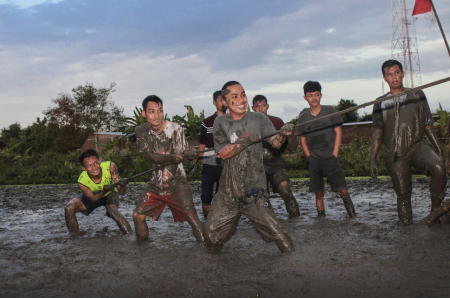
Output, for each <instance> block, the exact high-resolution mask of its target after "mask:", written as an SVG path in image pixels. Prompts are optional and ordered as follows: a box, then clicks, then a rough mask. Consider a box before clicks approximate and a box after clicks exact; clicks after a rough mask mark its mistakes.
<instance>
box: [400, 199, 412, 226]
mask: <svg viewBox="0 0 450 298" xmlns="http://www.w3.org/2000/svg"><path fill="white" fill-rule="evenodd" d="M397 212H398V217H399V219H400V222H402V223H404V224H407V225H410V224H412V223H413V220H412V218H413V217H412V208H411V192H407V193H404V194H397Z"/></svg>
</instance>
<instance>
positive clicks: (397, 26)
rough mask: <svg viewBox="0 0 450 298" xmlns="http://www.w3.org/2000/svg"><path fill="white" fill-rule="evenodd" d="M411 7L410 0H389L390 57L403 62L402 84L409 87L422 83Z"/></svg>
mask: <svg viewBox="0 0 450 298" xmlns="http://www.w3.org/2000/svg"><path fill="white" fill-rule="evenodd" d="M412 8H413V6H412V3H411V0H391V19H392V24H391V28H392V29H391V30H392V32H391V57H392V59H396V60H398V61H400V62H401V63H402V64H403V70H404V71H405V78H404V80H403V86H405V87H409V88H412V87H417V86H420V85H422V77H421V74H420V61H419V48H418V47H417V38H416V25H415V24H414V21H415V19H416V18H415V17H413V16H411V15H412Z"/></svg>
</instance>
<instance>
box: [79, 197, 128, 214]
mask: <svg viewBox="0 0 450 298" xmlns="http://www.w3.org/2000/svg"><path fill="white" fill-rule="evenodd" d="M81 202H82V203H83V204H84V207H86V211H82V213H83V214H84V215H89V214H90V213H91V212H92V211H94V210H95V209H97V208H98V207H100V206H109V205H116V206H117V207H119V193H118V192H117V191H111V192H110V193H109V195H107V196H105V197H103V198H101V199H99V200H97V201H95V202H92V201H91V200H89V199H88V198H87V197H86V196H85V195H84V194H83V195H82V196H81ZM106 215H108V211H106ZM108 216H109V215H108Z"/></svg>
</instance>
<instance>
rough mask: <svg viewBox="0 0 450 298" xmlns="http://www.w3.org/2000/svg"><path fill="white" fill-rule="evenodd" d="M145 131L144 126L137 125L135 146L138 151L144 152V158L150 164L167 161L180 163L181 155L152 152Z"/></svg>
mask: <svg viewBox="0 0 450 298" xmlns="http://www.w3.org/2000/svg"><path fill="white" fill-rule="evenodd" d="M145 135H146V131H145V129H144V128H142V127H140V126H138V127H137V128H136V146H137V149H138V151H140V152H142V153H144V156H145V158H146V159H147V160H148V161H149V162H151V163H152V164H153V163H154V164H163V163H169V162H176V163H180V162H181V161H182V160H183V157H182V156H181V155H180V154H158V153H154V152H153V151H152V150H151V149H150V147H149V144H148V140H146V138H145Z"/></svg>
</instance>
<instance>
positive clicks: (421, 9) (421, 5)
mask: <svg viewBox="0 0 450 298" xmlns="http://www.w3.org/2000/svg"><path fill="white" fill-rule="evenodd" d="M429 11H431V1H430V0H416V3H415V4H414V9H413V13H412V15H413V16H414V15H416V14H422V13H427V12H429Z"/></svg>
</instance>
